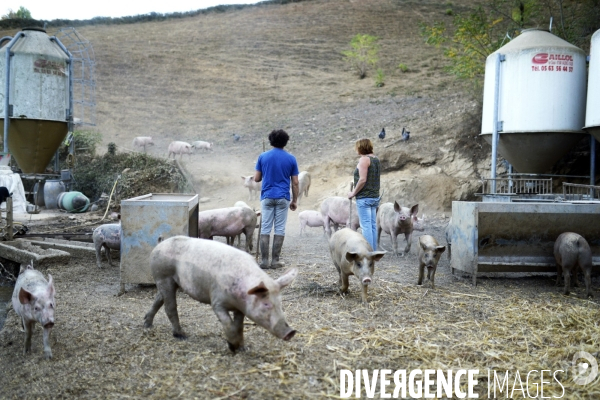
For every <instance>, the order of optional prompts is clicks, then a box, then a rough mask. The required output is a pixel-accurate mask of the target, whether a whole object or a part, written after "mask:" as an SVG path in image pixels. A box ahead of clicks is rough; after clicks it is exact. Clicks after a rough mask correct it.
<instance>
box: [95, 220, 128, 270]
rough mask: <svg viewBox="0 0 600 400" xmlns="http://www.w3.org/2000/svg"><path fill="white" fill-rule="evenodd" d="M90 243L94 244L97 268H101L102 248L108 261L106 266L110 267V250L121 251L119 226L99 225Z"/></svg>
mask: <svg viewBox="0 0 600 400" xmlns="http://www.w3.org/2000/svg"><path fill="white" fill-rule="evenodd" d="M92 241H93V242H94V248H95V249H96V264H97V265H98V268H102V261H101V257H100V252H101V251H102V248H103V247H104V252H105V253H106V258H107V259H108V265H110V266H111V267H112V260H111V257H110V250H111V249H113V250H117V251H120V250H121V224H120V223H118V224H104V225H100V226H99V227H97V228H96V229H94V232H93V234H92Z"/></svg>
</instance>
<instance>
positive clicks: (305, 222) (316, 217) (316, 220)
mask: <svg viewBox="0 0 600 400" xmlns="http://www.w3.org/2000/svg"><path fill="white" fill-rule="evenodd" d="M298 218H299V219H300V236H302V234H303V233H304V229H305V228H306V226H310V227H311V228H315V227H317V226H322V227H323V234H325V224H324V223H323V217H322V215H321V213H320V212H318V211H314V210H305V211H302V212H301V213H300V214H298Z"/></svg>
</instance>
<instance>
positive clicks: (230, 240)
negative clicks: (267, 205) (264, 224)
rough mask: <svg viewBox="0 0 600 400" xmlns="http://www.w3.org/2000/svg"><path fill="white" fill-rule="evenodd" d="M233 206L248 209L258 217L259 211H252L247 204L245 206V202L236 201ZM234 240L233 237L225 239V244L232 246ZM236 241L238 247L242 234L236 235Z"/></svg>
mask: <svg viewBox="0 0 600 400" xmlns="http://www.w3.org/2000/svg"><path fill="white" fill-rule="evenodd" d="M233 206H234V207H246V208H249V209H251V210H252V211H254V212H255V213H256V216H257V217H259V216H260V211H256V210H254V209H253V208H252V207H250V206H249V205H248V204H246V202H245V201H241V200H240V201H236V202H235V204H234V205H233ZM234 240H235V237H234V236H231V237H227V244H231V245H232V246H233V242H234ZM237 240H238V246H239V245H240V243H241V242H242V234H241V233H240V234H238V235H237ZM230 242H231V243H230Z"/></svg>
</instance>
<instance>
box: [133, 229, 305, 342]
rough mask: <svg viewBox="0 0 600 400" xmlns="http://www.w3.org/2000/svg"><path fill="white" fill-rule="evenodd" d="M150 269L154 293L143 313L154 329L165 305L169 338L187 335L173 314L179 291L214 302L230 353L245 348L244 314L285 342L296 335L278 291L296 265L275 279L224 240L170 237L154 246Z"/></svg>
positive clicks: (146, 322) (289, 277)
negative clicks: (156, 318)
mask: <svg viewBox="0 0 600 400" xmlns="http://www.w3.org/2000/svg"><path fill="white" fill-rule="evenodd" d="M150 269H151V271H152V276H153V277H154V281H155V282H156V288H157V289H158V292H157V294H156V298H155V300H154V304H152V307H151V308H150V310H149V311H148V313H147V314H146V316H145V317H144V326H145V327H146V328H150V327H152V323H153V321H154V316H155V315H156V313H157V312H158V310H159V309H160V308H161V307H162V306H163V304H164V305H165V313H166V314H167V317H168V318H169V321H170V322H171V325H172V327H173V336H175V337H176V338H180V339H185V338H186V335H185V333H184V332H183V330H182V329H181V326H180V325H179V316H178V314H177V303H176V292H177V289H181V290H182V291H183V292H184V293H186V294H187V295H188V296H190V297H191V298H193V299H194V300H197V301H199V302H201V303H204V304H210V305H211V306H212V309H213V311H214V312H215V314H216V315H217V318H218V319H219V321H221V323H222V324H223V328H224V331H225V337H226V339H227V344H228V346H229V349H230V350H231V351H233V352H235V351H236V350H238V349H242V348H243V346H244V317H248V318H249V319H251V320H252V321H254V322H255V323H256V324H257V325H259V326H262V327H263V328H265V329H266V330H267V331H269V332H271V333H272V334H273V335H274V336H276V337H278V338H280V339H283V340H285V341H288V340H290V339H292V338H293V337H294V335H295V334H296V331H295V330H293V329H292V328H290V326H289V325H288V324H287V322H286V320H285V316H284V315H283V309H282V307H281V293H280V292H281V290H282V289H283V288H284V287H286V286H288V285H289V284H290V283H292V281H293V280H294V278H296V275H297V274H298V270H297V269H296V268H292V269H290V270H289V271H287V272H286V273H284V274H283V275H282V276H280V277H279V278H278V279H277V280H273V279H272V278H271V277H270V276H269V275H268V274H267V273H266V272H264V271H263V270H262V269H260V267H259V266H258V265H257V264H256V261H254V258H253V257H252V256H251V255H249V254H247V253H244V252H243V251H241V250H238V249H235V248H232V247H230V246H227V245H225V244H224V243H219V242H212V241H208V240H202V239H196V238H190V237H187V236H173V237H171V238H169V239H166V240H164V241H162V242H161V243H159V244H158V245H157V246H156V247H155V248H154V250H152V253H150ZM230 312H231V313H232V314H233V318H232V317H231V316H230V314H229V313H230Z"/></svg>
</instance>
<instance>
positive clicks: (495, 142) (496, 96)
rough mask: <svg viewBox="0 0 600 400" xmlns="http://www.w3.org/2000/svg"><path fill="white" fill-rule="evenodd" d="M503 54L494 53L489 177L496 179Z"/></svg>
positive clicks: (494, 185) (494, 190)
mask: <svg viewBox="0 0 600 400" xmlns="http://www.w3.org/2000/svg"><path fill="white" fill-rule="evenodd" d="M501 61H504V55H502V54H500V53H498V54H497V55H496V75H495V77H494V117H493V122H492V123H493V124H494V126H493V127H492V171H491V175H492V176H491V178H492V179H496V163H497V161H498V103H499V98H500V62H501ZM492 193H496V181H492Z"/></svg>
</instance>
